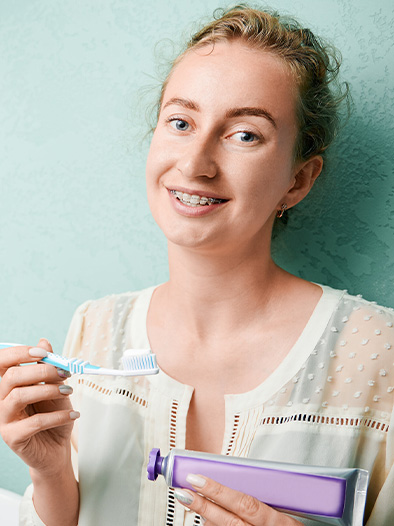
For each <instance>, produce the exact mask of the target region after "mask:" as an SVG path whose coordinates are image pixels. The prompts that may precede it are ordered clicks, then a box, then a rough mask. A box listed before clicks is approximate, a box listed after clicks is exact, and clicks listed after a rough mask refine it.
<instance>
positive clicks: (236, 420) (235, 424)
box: [226, 415, 240, 455]
mask: <svg viewBox="0 0 394 526" xmlns="http://www.w3.org/2000/svg"><path fill="white" fill-rule="evenodd" d="M239 418H240V415H234V421H233V432H232V433H231V438H230V442H229V444H228V447H227V451H226V455H231V452H232V450H233V448H234V442H235V437H236V435H237V432H238V426H239Z"/></svg>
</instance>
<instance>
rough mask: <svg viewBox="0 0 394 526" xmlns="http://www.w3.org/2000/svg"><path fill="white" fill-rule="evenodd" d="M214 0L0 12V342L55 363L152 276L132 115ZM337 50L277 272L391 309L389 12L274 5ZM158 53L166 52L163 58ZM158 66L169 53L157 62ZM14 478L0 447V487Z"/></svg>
mask: <svg viewBox="0 0 394 526" xmlns="http://www.w3.org/2000/svg"><path fill="white" fill-rule="evenodd" d="M219 5H226V3H225V2H218V1H216V0H215V1H213V0H199V1H198V2H196V1H195V0H168V1H166V2H163V1H162V0H148V1H146V2H137V1H135V0H111V1H106V0H83V1H77V0H68V1H67V0H66V1H64V0H62V1H59V0H13V1H12V2H10V1H9V0H0V49H1V50H2V51H1V53H0V90H1V92H0V93H1V101H2V104H1V106H0V164H1V168H0V185H1V186H0V189H1V194H0V196H1V203H0V265H1V272H0V295H1V298H2V301H1V304H0V329H1V330H0V341H16V342H26V343H28V344H30V345H34V344H35V343H36V342H37V341H38V339H39V338H40V337H45V338H48V339H50V340H51V341H52V342H53V344H54V347H55V350H57V351H59V350H61V347H62V342H63V340H64V337H65V333H66V330H67V327H68V323H69V320H70V317H71V315H72V313H73V311H74V309H75V308H76V306H77V305H78V304H80V303H81V302H83V301H85V300H86V299H89V298H95V297H100V296H103V295H105V294H108V293H112V292H121V291H126V290H133V289H138V288H142V287H145V286H148V285H150V284H153V283H157V282H160V281H163V280H165V279H166V276H167V267H166V244H165V240H164V239H163V236H162V235H161V232H160V231H159V230H158V228H157V227H156V226H155V225H154V223H153V221H152V219H151V217H150V214H149V209H148V206H147V204H146V200H145V184H144V163H145V158H146V154H147V150H148V146H149V141H148V140H147V139H146V138H145V137H146V133H147V130H148V126H147V123H146V118H145V108H146V107H147V105H148V104H149V103H151V102H152V101H153V100H154V93H155V92H154V91H152V90H151V88H152V87H153V88H154V87H155V86H156V87H157V86H158V79H159V75H158V71H157V63H158V60H157V59H158V56H162V55H163V50H166V49H167V50H168V49H170V51H171V50H172V45H171V44H170V43H169V42H168V41H167V42H165V44H164V45H163V44H162V45H160V46H159V47H156V46H155V43H156V42H157V41H158V40H159V39H163V38H170V39H172V40H174V41H175V42H176V43H179V42H180V41H182V40H183V38H184V35H185V34H187V32H186V33H185V31H184V30H185V28H186V29H187V28H190V27H192V26H193V24H192V22H193V21H195V20H199V19H201V17H206V16H209V15H210V14H211V13H212V11H213V10H214V8H215V7H217V6H219ZM272 5H274V6H275V7H277V8H278V9H279V10H285V11H288V12H289V13H292V14H294V15H296V16H298V17H299V18H300V19H301V20H302V21H304V22H305V23H306V24H307V25H309V27H311V28H312V29H315V30H316V31H317V32H318V33H319V34H321V35H322V36H325V37H328V38H330V39H331V40H332V41H333V42H335V43H336V45H337V46H338V47H339V48H340V49H341V50H342V53H343V59H344V63H343V76H344V77H345V78H346V79H347V80H348V81H349V82H350V84H351V87H352V92H353V98H354V111H353V115H352V117H351V119H350V121H349V122H348V124H347V126H346V128H345V130H344V132H343V134H342V137H341V140H340V141H339V142H338V144H337V146H336V147H335V152H336V153H337V155H336V162H335V163H333V164H332V166H331V170H330V171H328V172H327V173H326V174H325V176H324V178H323V179H322V181H320V184H319V185H318V186H317V188H316V189H315V190H314V192H313V195H311V196H310V198H309V199H308V201H307V202H305V203H304V204H302V205H300V206H299V208H298V211H297V212H295V213H294V214H293V215H292V216H291V218H290V223H289V224H288V226H287V229H286V231H285V232H284V233H283V234H282V235H281V236H280V238H279V239H278V240H277V241H276V243H275V247H274V250H275V257H276V259H277V260H278V262H280V263H281V264H282V265H284V266H285V267H286V268H287V269H288V270H290V271H293V272H295V273H298V274H300V275H301V276H303V277H307V278H308V279H311V280H314V281H317V282H323V283H326V284H329V285H331V286H334V287H341V288H347V289H349V291H350V292H351V293H361V294H363V295H364V296H365V297H367V298H368V299H372V300H376V301H378V302H379V303H383V304H385V305H392V306H394V288H393V261H394V248H393V234H394V202H393V201H394V199H393V196H394V185H393V181H394V179H393V165H394V164H393V144H394V128H393V122H394V115H393V103H394V88H393V86H394V78H393V77H394V71H393V68H392V65H393V64H394V53H393V49H394V40H393V24H394V11H393V9H394V8H393V4H392V0H377V1H376V2H371V1H370V0H368V1H366V0H329V1H324V0H299V1H297V2H294V0H277V1H276V2H275V3H274V2H273V3H272ZM167 55H168V53H167ZM170 55H171V53H170ZM28 483H29V476H28V471H27V469H26V468H25V466H24V465H23V464H22V462H21V461H19V460H18V459H17V458H16V457H15V456H14V455H13V454H12V453H11V452H10V451H8V449H7V447H6V446H5V444H4V443H2V442H1V439H0V487H5V488H7V489H10V490H14V491H17V492H19V493H22V492H23V490H24V488H25V487H26V485H27V484H28Z"/></svg>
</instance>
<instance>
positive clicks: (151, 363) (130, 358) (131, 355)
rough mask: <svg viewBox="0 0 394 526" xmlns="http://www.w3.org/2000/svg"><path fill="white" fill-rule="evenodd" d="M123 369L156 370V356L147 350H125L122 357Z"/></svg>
mask: <svg viewBox="0 0 394 526" xmlns="http://www.w3.org/2000/svg"><path fill="white" fill-rule="evenodd" d="M122 364H123V368H124V369H125V370H128V371H142V370H150V369H157V361H156V355H155V354H153V353H152V352H150V351H149V350H145V349H144V350H141V351H140V350H133V349H131V350H127V351H125V352H124V353H123V356H122Z"/></svg>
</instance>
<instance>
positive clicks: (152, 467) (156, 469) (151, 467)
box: [147, 447, 163, 480]
mask: <svg viewBox="0 0 394 526" xmlns="http://www.w3.org/2000/svg"><path fill="white" fill-rule="evenodd" d="M162 461H163V459H162V457H161V456H160V449H158V448H157V447H154V448H153V449H152V451H151V452H150V453H149V462H148V467H147V472H148V479H149V480H156V479H157V477H158V476H159V473H160V472H161V471H160V468H161V464H162Z"/></svg>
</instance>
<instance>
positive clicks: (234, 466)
mask: <svg viewBox="0 0 394 526" xmlns="http://www.w3.org/2000/svg"><path fill="white" fill-rule="evenodd" d="M147 471H148V479H149V480H156V479H157V477H158V475H163V477H164V479H165V481H166V483H167V485H168V486H171V487H173V488H186V489H190V490H192V491H195V489H194V488H193V487H192V486H191V485H190V484H189V483H188V482H187V481H186V477H187V475H188V474H189V473H194V474H196V475H197V474H198V475H204V476H206V477H209V478H211V479H213V480H215V481H216V482H219V483H220V484H223V485H224V486H228V487H229V488H232V489H234V490H237V491H241V492H243V493H247V494H248V495H251V496H252V497H255V498H256V499H258V500H260V501H261V502H264V503H265V504H268V505H269V506H271V507H273V508H276V509H277V510H280V511H283V512H286V513H289V514H290V515H296V516H299V517H304V518H307V519H312V520H315V521H318V522H323V523H325V524H333V525H337V526H362V524H363V516H364V507H365V500H366V496H367V486H368V471H366V470H364V469H356V468H332V467H318V466H303V465H299V464H288V463H282V462H271V461H265V460H253V459H248V458H240V457H228V456H225V455H213V454H211V453H202V452H199V451H188V450H185V449H172V450H171V452H170V453H169V454H168V455H167V456H166V457H162V456H160V450H159V449H156V448H154V449H152V451H151V452H150V455H149V463H148V468H147Z"/></svg>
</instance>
